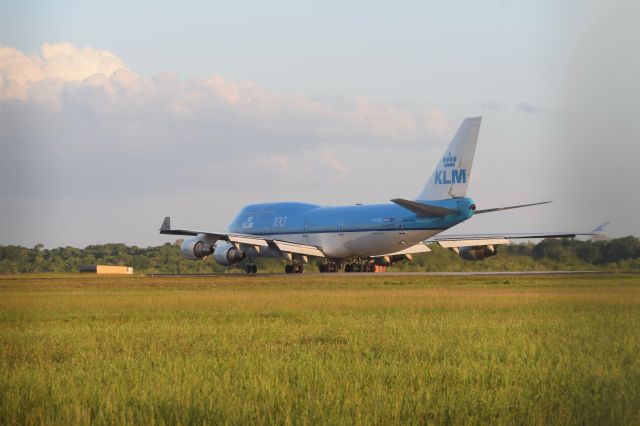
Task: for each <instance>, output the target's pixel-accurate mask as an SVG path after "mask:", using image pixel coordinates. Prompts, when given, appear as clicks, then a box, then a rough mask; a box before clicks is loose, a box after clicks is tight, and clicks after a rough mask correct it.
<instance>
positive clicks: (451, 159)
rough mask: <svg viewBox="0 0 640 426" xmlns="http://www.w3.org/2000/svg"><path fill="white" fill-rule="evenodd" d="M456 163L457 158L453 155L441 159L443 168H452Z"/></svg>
mask: <svg viewBox="0 0 640 426" xmlns="http://www.w3.org/2000/svg"><path fill="white" fill-rule="evenodd" d="M456 161H458V158H457V157H456V156H455V155H451V153H449V154H447V155H445V156H444V158H443V159H442V162H443V163H444V166H445V167H454V166H455V165H456Z"/></svg>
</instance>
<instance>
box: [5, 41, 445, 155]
mask: <svg viewBox="0 0 640 426" xmlns="http://www.w3.org/2000/svg"><path fill="white" fill-rule="evenodd" d="M0 100H4V101H21V102H25V103H33V104H36V105H41V106H42V105H44V106H47V107H53V108H54V109H58V110H59V109H60V108H68V109H69V108H72V107H73V106H82V107H83V108H86V109H87V110H89V111H93V112H95V113H106V114H114V113H120V114H128V115H130V114H135V113H136V112H138V113H139V112H141V111H143V112H148V111H149V109H153V110H156V111H158V110H159V109H163V110H164V112H165V113H167V114H170V115H172V116H174V117H180V118H181V119H191V120H207V119H210V118H211V117H212V116H217V117H220V116H222V115H226V116H227V117H226V119H228V118H231V117H230V116H233V119H235V120H240V121H242V120H244V121H250V122H251V125H252V126H257V127H260V128H269V129H271V130H273V131H280V132H284V133H291V132H294V133H298V132H299V131H300V129H301V128H304V129H305V131H307V132H309V133H310V134H311V136H312V137H314V136H315V137H316V138H321V139H333V138H337V137H340V138H344V142H346V143H349V142H352V141H353V140H355V139H358V138H359V137H361V136H362V135H363V134H364V135H368V136H371V137H377V138H383V139H387V140H389V139H393V140H396V141H400V140H405V141H406V140H411V139H413V138H416V137H418V136H422V137H425V136H426V137H428V136H429V134H432V135H441V134H442V133H443V132H445V131H448V130H449V126H448V121H447V118H446V117H445V115H444V114H443V113H442V111H439V110H434V111H431V112H429V113H428V115H427V119H426V123H423V122H422V120H420V119H419V118H418V117H419V115H417V114H415V113H413V112H411V111H407V110H404V109H402V108H399V107H397V106H395V105H392V104H388V103H382V102H375V101H372V100H368V99H366V98H364V97H356V98H355V99H350V100H344V99H343V100H337V101H336V100H331V101H326V100H324V101H321V100H317V99H312V98H309V97H305V96H303V95H300V94H286V93H277V92H274V91H271V90H269V89H267V88H265V87H263V86H261V85H259V84H258V83H256V82H254V81H244V82H234V81H229V80H227V79H225V78H223V77H222V76H219V75H213V76H210V77H207V78H203V79H189V80H186V81H180V80H179V79H177V78H175V77H174V76H171V75H170V74H160V75H156V76H154V77H151V78H146V77H141V76H139V75H137V74H135V73H134V72H132V71H130V70H129V69H128V67H127V66H126V64H124V62H123V61H122V60H121V59H120V58H118V57H117V56H115V55H114V54H113V53H111V52H109V51H106V50H100V49H93V48H90V47H84V48H78V47H75V46H73V45H71V44H69V43H58V44H49V43H45V44H43V46H42V49H41V52H40V54H35V55H31V56H28V55H26V54H24V53H23V52H20V51H19V50H17V49H14V48H11V47H7V46H0ZM245 124H247V123H245Z"/></svg>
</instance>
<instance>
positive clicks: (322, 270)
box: [318, 264, 327, 274]
mask: <svg viewBox="0 0 640 426" xmlns="http://www.w3.org/2000/svg"><path fill="white" fill-rule="evenodd" d="M318 271H320V273H321V274H324V273H325V272H327V265H324V264H323V265H318Z"/></svg>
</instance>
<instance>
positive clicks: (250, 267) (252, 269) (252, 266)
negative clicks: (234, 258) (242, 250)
mask: <svg viewBox="0 0 640 426" xmlns="http://www.w3.org/2000/svg"><path fill="white" fill-rule="evenodd" d="M244 271H245V272H246V273H247V274H256V273H257V272H258V265H256V264H255V263H252V264H250V265H247V266H246V267H245V268H244Z"/></svg>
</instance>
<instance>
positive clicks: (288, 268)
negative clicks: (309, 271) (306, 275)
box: [284, 265, 293, 274]
mask: <svg viewBox="0 0 640 426" xmlns="http://www.w3.org/2000/svg"><path fill="white" fill-rule="evenodd" d="M284 272H285V273H287V274H290V273H292V272H293V265H284Z"/></svg>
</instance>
